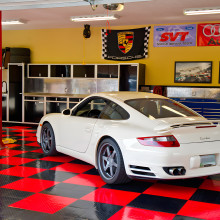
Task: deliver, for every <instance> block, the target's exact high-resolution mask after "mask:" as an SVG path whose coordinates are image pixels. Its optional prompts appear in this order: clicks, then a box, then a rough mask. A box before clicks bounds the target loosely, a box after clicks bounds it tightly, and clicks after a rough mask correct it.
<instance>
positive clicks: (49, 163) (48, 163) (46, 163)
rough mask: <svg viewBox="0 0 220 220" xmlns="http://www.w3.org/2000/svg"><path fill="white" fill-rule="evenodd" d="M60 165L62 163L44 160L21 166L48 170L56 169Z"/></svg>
mask: <svg viewBox="0 0 220 220" xmlns="http://www.w3.org/2000/svg"><path fill="white" fill-rule="evenodd" d="M60 164H62V163H60V162H53V161H46V160H36V161H32V162H30V163H26V164H24V165H23V166H25V167H36V168H42V169H50V168H53V167H56V166H58V165H60Z"/></svg>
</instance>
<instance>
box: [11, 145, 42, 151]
mask: <svg viewBox="0 0 220 220" xmlns="http://www.w3.org/2000/svg"><path fill="white" fill-rule="evenodd" d="M38 149H39V147H33V146H17V147H13V150H23V151H33V150H38Z"/></svg>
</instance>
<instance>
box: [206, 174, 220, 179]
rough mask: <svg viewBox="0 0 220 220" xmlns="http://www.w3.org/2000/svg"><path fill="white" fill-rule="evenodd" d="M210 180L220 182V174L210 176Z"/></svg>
mask: <svg viewBox="0 0 220 220" xmlns="http://www.w3.org/2000/svg"><path fill="white" fill-rule="evenodd" d="M208 179H212V180H220V174H218V175H212V176H209V177H208Z"/></svg>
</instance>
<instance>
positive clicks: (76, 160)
mask: <svg viewBox="0 0 220 220" xmlns="http://www.w3.org/2000/svg"><path fill="white" fill-rule="evenodd" d="M69 163H74V164H83V165H89V164H88V163H86V162H85V161H82V160H78V159H73V160H72V161H70V162H69Z"/></svg>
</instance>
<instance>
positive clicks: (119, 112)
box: [100, 102, 129, 120]
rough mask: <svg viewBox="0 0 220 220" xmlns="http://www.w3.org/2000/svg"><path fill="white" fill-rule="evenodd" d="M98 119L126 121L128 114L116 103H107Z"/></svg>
mask: <svg viewBox="0 0 220 220" xmlns="http://www.w3.org/2000/svg"><path fill="white" fill-rule="evenodd" d="M100 118H101V119H110V120H126V119H128V118H129V114H128V113H127V112H126V111H125V110H124V109H123V108H122V107H120V106H119V105H117V104H116V103H114V102H109V103H108V105H107V106H106V107H105V109H104V111H103V112H102V114H101V115H100Z"/></svg>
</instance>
